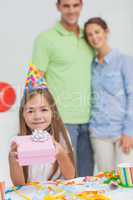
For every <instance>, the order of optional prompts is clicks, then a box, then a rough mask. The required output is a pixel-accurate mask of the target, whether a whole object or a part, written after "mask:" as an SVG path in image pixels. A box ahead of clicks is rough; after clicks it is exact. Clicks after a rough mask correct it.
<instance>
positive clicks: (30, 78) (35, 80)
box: [24, 64, 48, 94]
mask: <svg viewBox="0 0 133 200" xmlns="http://www.w3.org/2000/svg"><path fill="white" fill-rule="evenodd" d="M47 88H48V86H47V82H46V79H45V78H44V74H43V72H41V71H39V70H38V69H37V67H36V66H35V65H33V64H29V65H28V73H27V77H26V83H25V89H24V94H26V93H27V92H31V91H33V90H39V89H47Z"/></svg>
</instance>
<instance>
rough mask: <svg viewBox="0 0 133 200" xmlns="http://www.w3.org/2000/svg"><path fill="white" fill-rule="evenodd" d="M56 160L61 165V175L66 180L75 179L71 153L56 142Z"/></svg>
mask: <svg viewBox="0 0 133 200" xmlns="http://www.w3.org/2000/svg"><path fill="white" fill-rule="evenodd" d="M54 144H55V148H56V158H57V161H58V163H59V166H60V169H61V174H62V176H63V177H64V178H66V179H72V178H75V167H74V165H73V163H72V161H71V159H70V156H69V153H68V152H67V151H66V150H65V149H64V148H63V147H62V146H61V145H60V144H59V143H58V142H56V141H54Z"/></svg>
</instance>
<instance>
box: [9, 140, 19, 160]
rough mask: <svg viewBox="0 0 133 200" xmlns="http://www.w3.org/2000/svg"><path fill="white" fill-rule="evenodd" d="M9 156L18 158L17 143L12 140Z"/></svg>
mask: <svg viewBox="0 0 133 200" xmlns="http://www.w3.org/2000/svg"><path fill="white" fill-rule="evenodd" d="M9 158H10V159H14V160H16V161H17V160H18V153H17V144H16V143H15V142H12V144H11V150H10V152H9Z"/></svg>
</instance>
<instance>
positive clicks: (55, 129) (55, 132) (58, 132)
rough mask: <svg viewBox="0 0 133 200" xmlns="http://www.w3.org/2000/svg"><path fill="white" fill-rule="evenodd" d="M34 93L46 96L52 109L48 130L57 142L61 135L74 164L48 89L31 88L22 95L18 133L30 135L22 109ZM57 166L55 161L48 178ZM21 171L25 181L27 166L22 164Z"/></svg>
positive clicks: (69, 145) (65, 133) (68, 142)
mask: <svg viewBox="0 0 133 200" xmlns="http://www.w3.org/2000/svg"><path fill="white" fill-rule="evenodd" d="M36 94H40V95H42V97H44V98H46V100H47V102H48V103H49V105H50V107H51V110H52V122H51V125H50V128H49V132H50V134H51V135H52V136H53V137H54V139H55V140H56V141H57V142H60V138H61V137H62V138H63V139H64V141H65V142H66V146H67V149H68V151H69V155H70V159H71V161H72V163H73V165H74V166H75V163H74V157H73V151H72V146H71V143H70V140H69V138H68V135H67V132H66V129H65V127H64V124H63V122H62V120H61V118H60V116H59V112H58V110H57V107H56V104H55V101H54V99H53V97H52V95H51V94H50V92H49V91H48V89H38V90H33V91H32V92H28V93H27V94H26V95H24V96H23V98H22V100H21V104H20V109H19V129H20V130H19V135H31V130H30V129H29V127H28V126H27V125H26V122H25V120H24V117H23V110H24V107H25V104H26V103H27V102H28V100H30V99H31V98H33V97H34V96H35V95H36ZM58 167H59V166H58V162H57V161H56V162H55V163H54V166H53V171H52V172H51V175H50V176H49V180H50V179H51V178H52V177H53V176H54V175H55V173H56V171H57V169H58ZM23 171H24V177H25V181H26V182H27V179H28V167H27V166H24V167H23ZM60 176H61V174H60ZM60 176H59V177H60ZM59 177H58V178H59Z"/></svg>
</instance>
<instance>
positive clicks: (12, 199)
mask: <svg viewBox="0 0 133 200" xmlns="http://www.w3.org/2000/svg"><path fill="white" fill-rule="evenodd" d="M82 180H83V178H76V179H73V180H69V182H70V183H71V182H72V181H75V183H76V184H75V185H73V184H72V185H71V184H68V185H65V184H64V183H63V182H62V183H61V184H59V185H54V184H53V183H52V184H51V183H49V182H47V183H46V182H45V183H40V184H34V183H33V184H32V185H29V186H23V187H20V188H19V187H17V188H16V191H12V188H9V189H7V190H6V200H24V199H27V200H42V199H43V197H44V194H46V193H47V194H48V192H46V191H47V190H46V189H47V188H48V186H50V185H51V188H52V189H53V191H54V192H55V191H56V193H58V192H61V191H67V192H68V193H70V192H73V193H74V194H75V193H77V192H79V191H80V192H83V191H88V190H89V191H91V190H99V191H103V190H104V191H105V195H106V196H107V197H110V199H111V200H133V188H123V187H119V186H118V187H117V188H111V187H110V185H108V184H103V183H102V182H99V181H98V182H97V181H92V182H91V181H90V182H85V183H84V184H83V183H82ZM80 183H82V184H81V185H80Z"/></svg>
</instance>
